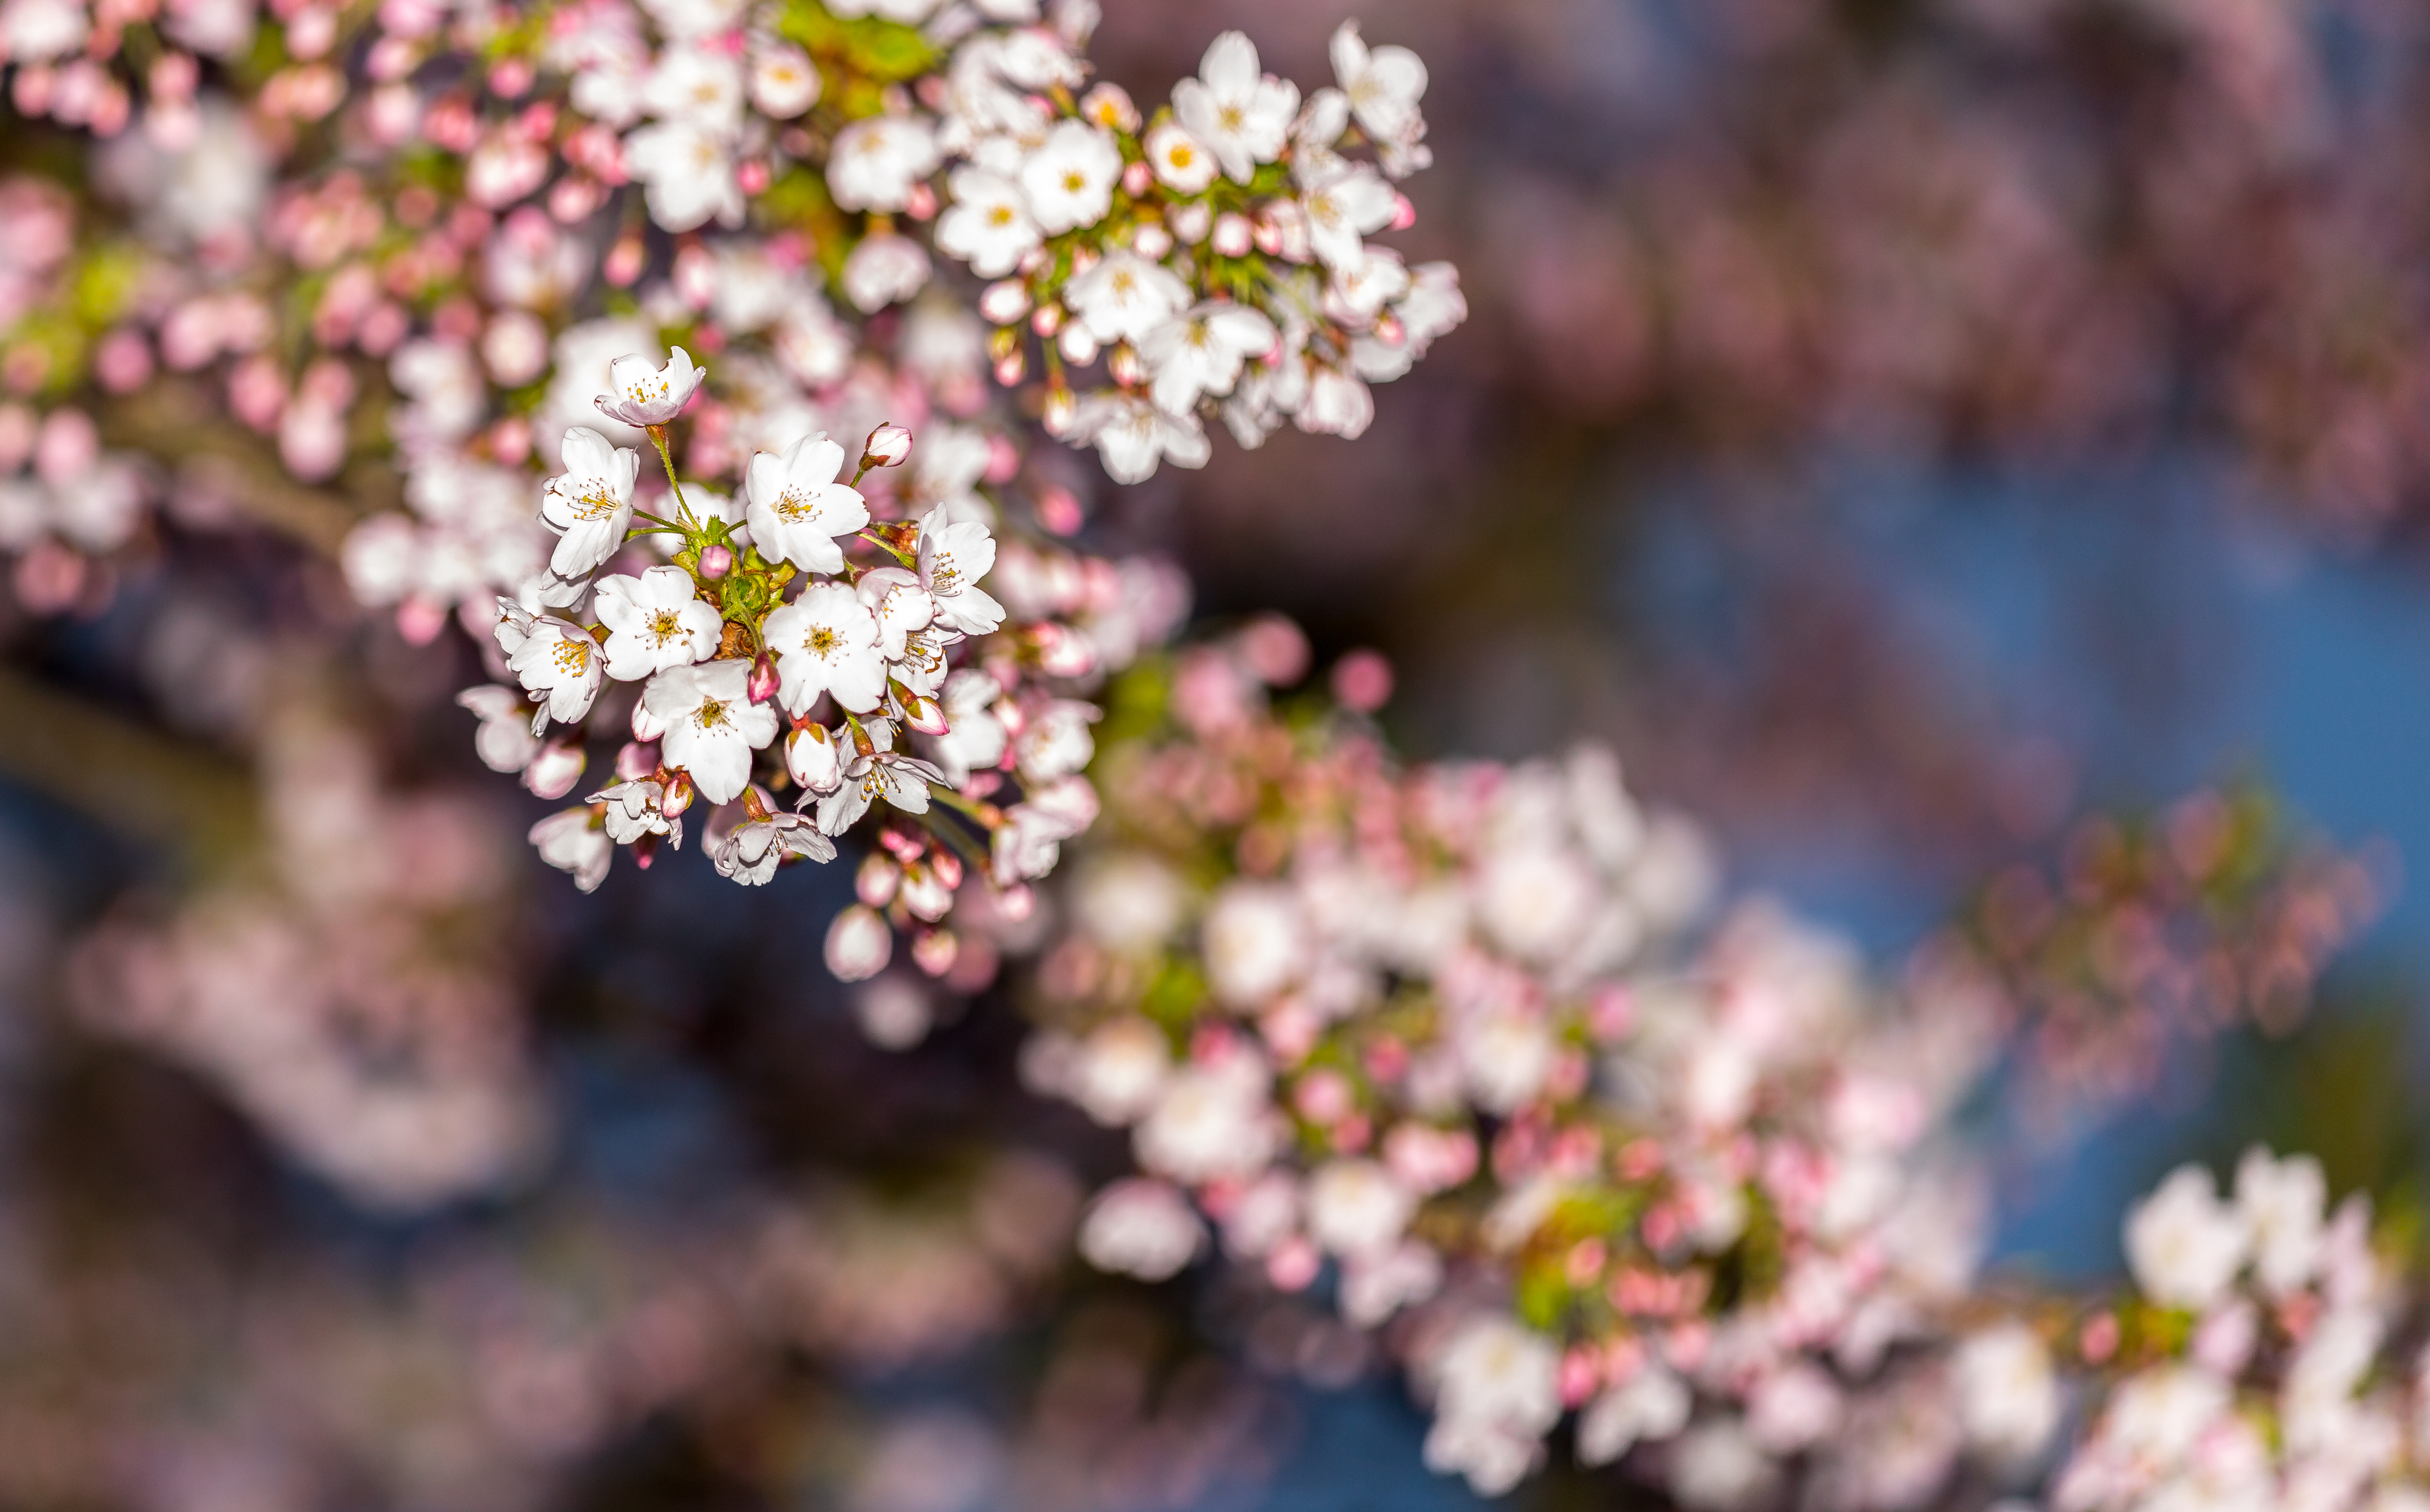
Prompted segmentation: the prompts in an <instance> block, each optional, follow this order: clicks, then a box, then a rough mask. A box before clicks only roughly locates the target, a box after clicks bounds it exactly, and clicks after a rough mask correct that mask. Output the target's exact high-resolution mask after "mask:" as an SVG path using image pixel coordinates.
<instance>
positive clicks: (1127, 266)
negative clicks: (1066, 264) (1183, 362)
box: [1063, 252, 1190, 346]
mask: <svg viewBox="0 0 2430 1512" xmlns="http://www.w3.org/2000/svg"><path fill="white" fill-rule="evenodd" d="M1063 297H1064V298H1065V299H1066V300H1067V301H1068V302H1069V303H1070V304H1071V306H1072V313H1073V314H1074V315H1077V316H1078V317H1079V318H1080V324H1082V325H1084V326H1086V327H1087V328H1088V332H1089V334H1090V336H1093V337H1095V338H1096V339H1097V341H1099V342H1100V343H1101V344H1104V345H1108V346H1109V345H1111V344H1113V343H1114V342H1116V341H1138V340H1139V339H1140V337H1142V336H1145V335H1146V334H1147V333H1148V332H1150V331H1152V330H1154V329H1156V328H1157V326H1158V325H1161V324H1164V323H1165V322H1166V321H1168V320H1171V319H1172V318H1173V316H1175V315H1177V314H1179V313H1181V311H1182V310H1183V309H1184V308H1186V307H1188V306H1189V304H1190V286H1189V285H1188V284H1186V283H1183V282H1182V281H1181V278H1180V275H1179V274H1175V273H1173V270H1172V269H1170V268H1167V267H1164V266H1163V265H1161V264H1159V263H1154V262H1150V261H1149V260H1148V259H1147V258H1142V257H1140V255H1139V254H1137V253H1135V252H1117V253H1115V254H1113V255H1112V256H1111V257H1109V258H1106V259H1105V260H1104V261H1103V262H1100V263H1098V264H1097V265H1096V266H1095V267H1093V268H1091V269H1090V270H1089V271H1088V272H1087V273H1084V274H1080V276H1078V277H1077V278H1074V279H1073V280H1072V282H1071V283H1070V285H1068V286H1067V287H1066V288H1065V290H1064V291H1063Z"/></svg>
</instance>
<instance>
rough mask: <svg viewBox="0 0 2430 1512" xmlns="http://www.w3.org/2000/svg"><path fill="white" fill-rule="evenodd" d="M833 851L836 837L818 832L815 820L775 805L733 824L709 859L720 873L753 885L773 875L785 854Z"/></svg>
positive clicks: (828, 855)
mask: <svg viewBox="0 0 2430 1512" xmlns="http://www.w3.org/2000/svg"><path fill="white" fill-rule="evenodd" d="M835 854H836V848H835V841H833V840H831V839H827V838H826V837H825V836H824V835H822V834H820V833H819V827H818V826H817V825H816V824H813V823H811V822H809V821H808V820H807V819H805V818H803V817H802V816H801V815H799V814H795V813H789V812H787V811H785V810H783V809H777V810H775V811H774V812H772V813H768V814H762V815H754V816H753V817H751V818H749V819H746V820H744V821H743V822H741V823H740V824H737V825H735V826H734V831H733V833H732V834H730V835H728V836H726V837H725V839H724V841H723V842H722V843H721V844H719V845H718V847H717V849H716V850H715V851H713V852H711V853H710V855H709V861H710V862H711V864H713V865H714V866H715V867H716V868H717V874H718V875H719V876H722V877H728V878H731V879H732V880H734V881H736V882H740V883H741V884H742V885H743V886H744V887H752V888H756V887H758V886H760V885H762V884H764V883H766V882H767V881H768V880H769V879H770V878H772V877H774V875H775V874H776V868H777V866H778V865H779V864H780V863H781V862H783V860H784V859H785V857H786V856H808V857H809V858H810V859H811V860H813V861H832V860H834V859H835Z"/></svg>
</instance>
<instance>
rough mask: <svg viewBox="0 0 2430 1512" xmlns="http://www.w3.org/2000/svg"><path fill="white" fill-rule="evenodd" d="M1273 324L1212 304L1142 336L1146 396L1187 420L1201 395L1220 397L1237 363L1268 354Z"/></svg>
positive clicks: (1244, 310) (1234, 378) (1253, 313)
mask: <svg viewBox="0 0 2430 1512" xmlns="http://www.w3.org/2000/svg"><path fill="white" fill-rule="evenodd" d="M1276 340H1278V338H1277V337H1276V335H1275V332H1274V323H1273V321H1271V320H1268V319H1267V318H1266V316H1265V314H1264V312H1263V311H1261V310H1257V309H1252V308H1250V307H1248V306H1246V305H1235V304H1232V303H1229V302H1227V301H1225V302H1211V303H1208V304H1204V305H1201V306H1199V307H1197V308H1195V309H1192V310H1191V311H1190V312H1189V313H1188V314H1186V315H1183V316H1181V317H1179V318H1178V319H1174V320H1170V321H1167V322H1165V323H1164V324H1161V325H1158V326H1157V327H1156V328H1155V329H1154V330H1152V331H1150V332H1148V333H1147V335H1146V337H1145V338H1143V339H1142V340H1141V341H1140V359H1141V360H1142V361H1144V362H1145V363H1146V364H1147V369H1148V372H1149V373H1150V374H1154V375H1155V377H1154V382H1153V383H1152V384H1151V386H1150V388H1149V393H1150V394H1151V396H1152V397H1153V398H1154V399H1155V400H1156V405H1157V408H1159V409H1162V410H1164V411H1165V412H1166V413H1167V414H1173V415H1186V414H1188V413H1190V411H1191V410H1192V409H1193V408H1195V407H1196V406H1197V404H1198V400H1199V398H1200V396H1201V395H1207V394H1212V395H1215V396H1217V397H1221V396H1223V395H1224V394H1227V393H1230V392H1231V391H1232V386H1233V385H1234V384H1236V383H1238V382H1239V381H1240V367H1241V364H1242V363H1244V362H1245V361H1247V360H1248V359H1249V358H1250V357H1257V356H1258V355H1260V354H1262V353H1265V352H1267V351H1270V350H1272V349H1273V345H1274V342H1275V341H1276Z"/></svg>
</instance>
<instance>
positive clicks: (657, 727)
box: [633, 698, 667, 745]
mask: <svg viewBox="0 0 2430 1512" xmlns="http://www.w3.org/2000/svg"><path fill="white" fill-rule="evenodd" d="M666 733H667V722H666V721H664V720H662V719H660V718H658V717H657V715H656V714H653V713H651V712H650V701H649V700H648V699H647V698H637V699H635V700H633V739H634V740H635V741H636V742H638V743H640V744H641V745H656V744H657V743H658V737H659V736H661V735H664V734H666Z"/></svg>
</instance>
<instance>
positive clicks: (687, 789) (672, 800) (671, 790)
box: [658, 771, 692, 819]
mask: <svg viewBox="0 0 2430 1512" xmlns="http://www.w3.org/2000/svg"><path fill="white" fill-rule="evenodd" d="M691 800H692V786H691V773H689V772H682V771H678V772H677V773H675V774H674V780H672V781H670V782H669V783H668V784H667V790H666V791H665V792H664V793H662V794H660V795H659V797H658V812H659V813H661V814H664V815H666V816H667V817H668V818H669V819H673V818H674V817H675V816H676V815H678V814H680V813H682V812H683V811H684V810H685V809H687V808H690V807H691Z"/></svg>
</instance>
